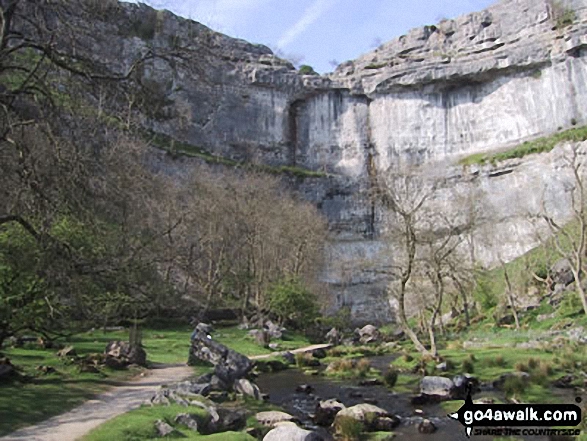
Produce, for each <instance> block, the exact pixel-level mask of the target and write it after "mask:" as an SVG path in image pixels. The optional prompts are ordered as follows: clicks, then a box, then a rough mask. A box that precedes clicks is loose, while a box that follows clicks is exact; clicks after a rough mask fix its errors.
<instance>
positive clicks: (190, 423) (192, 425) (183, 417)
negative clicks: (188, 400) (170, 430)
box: [174, 413, 198, 432]
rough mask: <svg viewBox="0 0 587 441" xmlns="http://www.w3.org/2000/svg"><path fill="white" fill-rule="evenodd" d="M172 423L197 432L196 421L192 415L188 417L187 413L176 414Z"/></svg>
mask: <svg viewBox="0 0 587 441" xmlns="http://www.w3.org/2000/svg"><path fill="white" fill-rule="evenodd" d="M174 422H175V423H176V424H180V425H182V426H185V427H187V428H188V429H190V430H193V431H194V432H197V431H198V421H196V419H195V418H194V417H193V415H190V414H189V413H178V414H177V415H176V416H175V419H174Z"/></svg>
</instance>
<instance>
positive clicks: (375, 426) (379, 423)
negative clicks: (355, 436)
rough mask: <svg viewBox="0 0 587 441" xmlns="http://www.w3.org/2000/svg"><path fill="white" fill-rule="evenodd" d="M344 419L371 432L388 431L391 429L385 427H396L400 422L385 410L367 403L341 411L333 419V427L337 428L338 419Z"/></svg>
mask: <svg viewBox="0 0 587 441" xmlns="http://www.w3.org/2000/svg"><path fill="white" fill-rule="evenodd" d="M344 417H347V418H352V419H354V420H355V421H358V422H361V423H363V425H364V428H365V430H371V431H373V430H376V431H379V430H381V431H389V430H391V429H387V427H391V426H393V427H397V426H398V425H399V422H400V421H399V419H398V418H397V417H396V416H394V415H391V414H390V413H389V412H388V411H386V410H385V409H382V408H381V407H377V406H375V405H373V404H367V403H362V404H357V405H356V406H352V407H347V408H346V409H342V410H341V411H340V412H338V413H337V414H336V417H335V418H334V426H335V427H336V426H337V420H338V419H340V418H344ZM393 427H392V428H393Z"/></svg>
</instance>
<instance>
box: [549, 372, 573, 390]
mask: <svg viewBox="0 0 587 441" xmlns="http://www.w3.org/2000/svg"><path fill="white" fill-rule="evenodd" d="M573 381H575V377H574V376H573V375H564V376H562V377H560V378H559V379H558V380H556V381H554V382H553V383H552V385H553V386H554V387H556V388H559V389H571V388H573V385H572V384H571V383H572V382H573Z"/></svg>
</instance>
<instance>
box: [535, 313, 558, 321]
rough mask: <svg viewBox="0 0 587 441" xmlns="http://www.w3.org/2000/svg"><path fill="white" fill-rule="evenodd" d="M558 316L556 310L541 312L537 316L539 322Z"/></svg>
mask: <svg viewBox="0 0 587 441" xmlns="http://www.w3.org/2000/svg"><path fill="white" fill-rule="evenodd" d="M555 317H556V312H552V313H550V314H540V315H538V317H536V320H537V321H538V322H543V321H545V320H550V319H553V318H555Z"/></svg>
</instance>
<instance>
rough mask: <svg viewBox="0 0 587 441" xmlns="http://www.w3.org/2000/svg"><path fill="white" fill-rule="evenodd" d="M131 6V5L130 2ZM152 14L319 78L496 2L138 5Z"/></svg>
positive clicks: (302, 0)
mask: <svg viewBox="0 0 587 441" xmlns="http://www.w3.org/2000/svg"><path fill="white" fill-rule="evenodd" d="M135 2H136V1H135ZM143 2H144V3H147V4H148V5H151V6H152V7H154V8H157V9H168V10H170V11H172V12H174V13H175V14H177V15H181V16H183V17H186V18H191V19H192V20H195V21H198V22H200V23H203V24H205V25H207V26H208V27H210V28H212V29H214V30H215V31H219V32H222V33H225V34H227V35H230V36H231V37H238V38H243V39H245V40H247V41H250V42H251V43H261V44H264V45H266V46H269V47H270V48H271V49H273V50H274V52H276V53H277V54H278V55H280V56H283V57H284V58H289V59H292V60H294V61H296V62H298V63H297V64H298V65H299V64H308V65H310V66H312V67H313V68H314V69H315V70H316V71H318V72H320V73H326V72H331V71H333V70H334V65H335V63H342V62H344V61H347V60H352V59H355V58H357V57H359V56H360V55H361V54H364V53H366V52H369V51H371V50H373V49H374V48H375V47H377V46H379V45H380V44H381V43H383V42H385V41H388V40H391V39H393V38H395V37H399V36H400V35H403V34H405V33H406V32H407V31H409V30H410V29H412V28H414V27H418V26H424V25H431V24H435V23H437V22H438V21H440V20H441V19H443V18H455V17H457V16H459V15H462V14H466V13H469V12H474V11H480V10H482V9H484V8H486V7H487V6H489V5H491V4H492V3H495V2H496V0H444V1H439V0H144V1H143Z"/></svg>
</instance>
